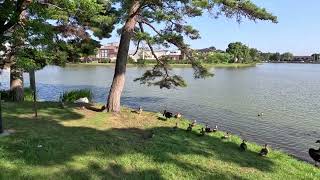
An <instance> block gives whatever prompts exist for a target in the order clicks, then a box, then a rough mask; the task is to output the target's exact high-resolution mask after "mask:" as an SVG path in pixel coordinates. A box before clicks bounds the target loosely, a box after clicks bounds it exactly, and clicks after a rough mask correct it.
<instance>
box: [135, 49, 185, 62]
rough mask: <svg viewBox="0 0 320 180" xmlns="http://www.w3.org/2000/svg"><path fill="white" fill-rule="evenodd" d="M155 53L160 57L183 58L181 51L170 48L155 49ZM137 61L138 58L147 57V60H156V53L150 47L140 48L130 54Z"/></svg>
mask: <svg viewBox="0 0 320 180" xmlns="http://www.w3.org/2000/svg"><path fill="white" fill-rule="evenodd" d="M154 54H155V55H156V56H157V57H158V58H168V59H171V60H181V59H183V56H182V54H181V51H179V50H176V51H169V50H154ZM129 56H130V57H131V58H132V59H133V60H134V61H135V62H137V61H138V59H146V60H156V58H155V57H154V55H153V54H152V52H151V50H149V49H142V48H141V49H139V50H138V52H137V53H136V54H130V55H129Z"/></svg>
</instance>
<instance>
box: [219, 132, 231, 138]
mask: <svg viewBox="0 0 320 180" xmlns="http://www.w3.org/2000/svg"><path fill="white" fill-rule="evenodd" d="M230 137H231V135H230V133H229V132H227V133H226V134H225V135H224V136H222V137H221V139H229V138H230Z"/></svg>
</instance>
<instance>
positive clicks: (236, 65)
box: [68, 63, 256, 68]
mask: <svg viewBox="0 0 320 180" xmlns="http://www.w3.org/2000/svg"><path fill="white" fill-rule="evenodd" d="M114 65H115V63H77V64H68V66H114ZM154 65H155V64H146V65H143V66H145V67H150V66H154ZM204 65H205V66H206V67H215V68H242V67H254V66H256V64H255V63H251V64H239V63H230V64H204ZM127 66H128V67H138V66H141V65H138V64H127ZM170 66H171V67H173V68H190V67H191V64H170Z"/></svg>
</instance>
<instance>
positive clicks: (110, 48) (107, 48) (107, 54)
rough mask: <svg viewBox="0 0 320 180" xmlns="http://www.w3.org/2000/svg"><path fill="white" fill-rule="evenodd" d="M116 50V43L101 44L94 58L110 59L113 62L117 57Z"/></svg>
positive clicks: (117, 47)
mask: <svg viewBox="0 0 320 180" xmlns="http://www.w3.org/2000/svg"><path fill="white" fill-rule="evenodd" d="M118 50H119V44H118V43H108V44H107V45H103V46H101V47H100V48H99V49H98V52H97V55H96V56H95V58H96V59H97V60H98V61H99V60H104V59H108V60H110V62H115V61H116V59H117V54H118Z"/></svg>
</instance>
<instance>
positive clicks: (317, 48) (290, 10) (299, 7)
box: [102, 0, 320, 55]
mask: <svg viewBox="0 0 320 180" xmlns="http://www.w3.org/2000/svg"><path fill="white" fill-rule="evenodd" d="M254 2H255V3H256V4H258V5H259V6H261V7H264V8H266V9H267V10H269V11H270V12H272V13H273V14H274V15H276V16H278V21H279V23H278V24H273V23H271V22H262V21H257V22H251V21H247V20H244V21H243V22H242V23H241V24H238V23H237V22H236V21H235V20H234V19H226V18H224V17H220V18H219V19H214V18H211V17H208V16H203V17H198V18H194V19H191V20H189V22H190V24H192V25H193V26H194V27H196V28H197V29H198V30H199V31H200V34H201V37H202V38H201V39H199V40H195V41H188V43H189V44H190V45H191V47H192V48H204V47H209V46H215V47H216V48H218V49H223V50H224V49H226V47H227V45H228V44H229V43H230V42H235V41H241V42H243V43H245V44H247V45H249V46H250V47H255V48H257V49H259V50H261V51H264V52H276V51H277V52H281V53H282V52H287V51H289V52H292V53H294V54H295V55H310V54H312V53H314V52H320V0H306V1H301V0H254ZM118 40H119V37H118V36H117V35H114V36H113V37H112V38H110V39H106V40H103V41H102V43H103V44H105V43H107V42H113V41H118Z"/></svg>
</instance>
